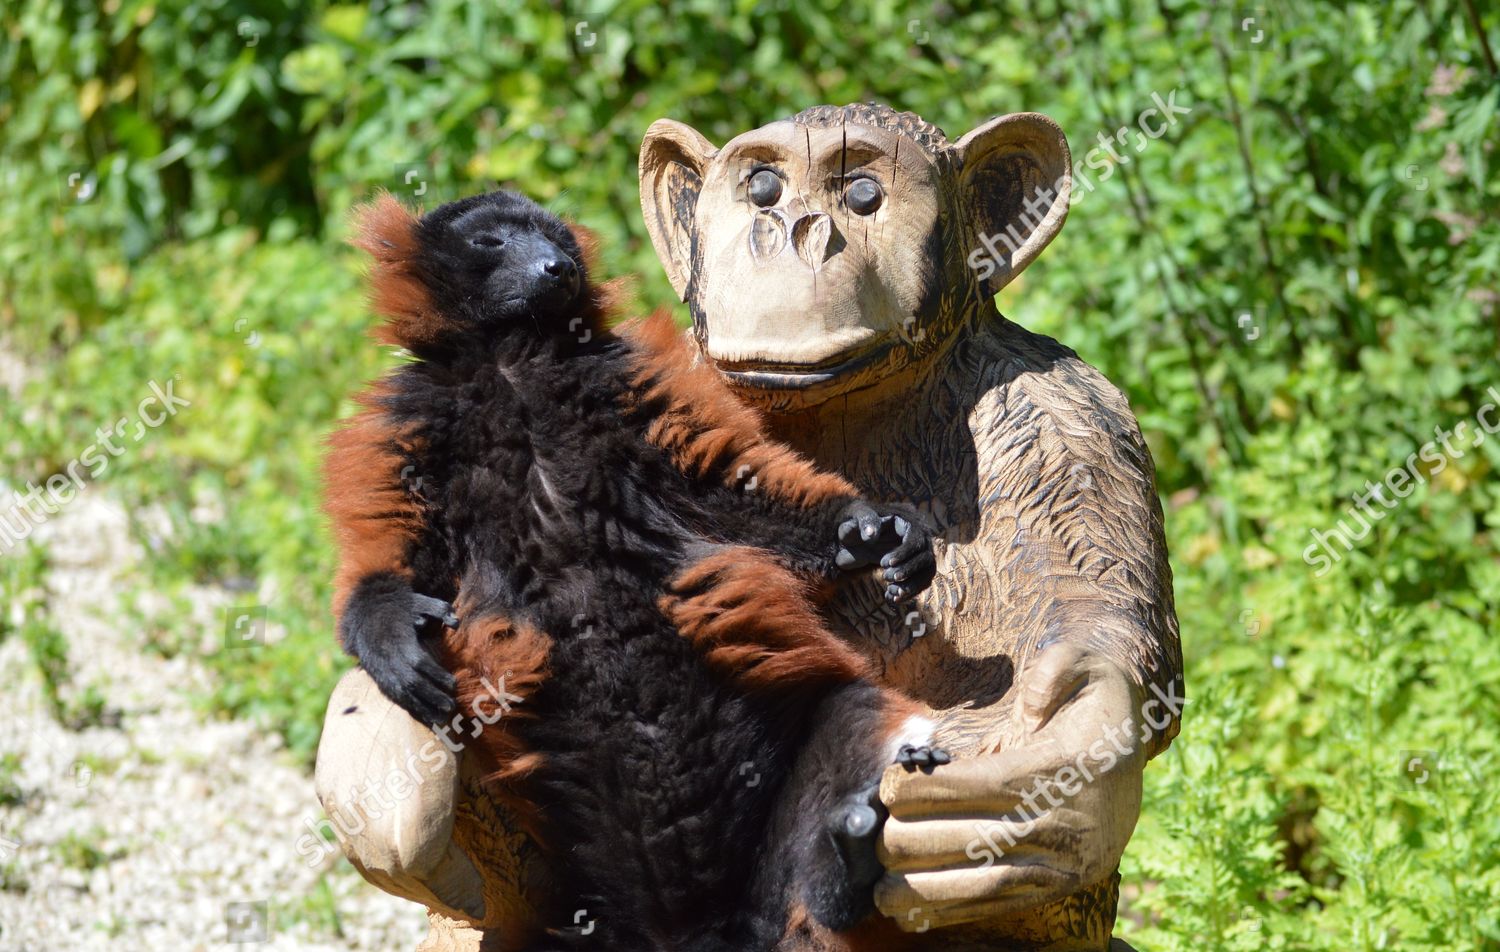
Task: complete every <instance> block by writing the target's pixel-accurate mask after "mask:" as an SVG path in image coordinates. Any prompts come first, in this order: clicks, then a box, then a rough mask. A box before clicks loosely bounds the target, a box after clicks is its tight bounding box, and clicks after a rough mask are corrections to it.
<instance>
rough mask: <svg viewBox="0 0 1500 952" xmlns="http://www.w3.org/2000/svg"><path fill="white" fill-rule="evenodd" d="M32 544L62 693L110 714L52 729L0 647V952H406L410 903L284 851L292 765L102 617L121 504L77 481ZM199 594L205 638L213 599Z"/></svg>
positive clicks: (108, 600)
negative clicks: (58, 647) (48, 565)
mask: <svg viewBox="0 0 1500 952" xmlns="http://www.w3.org/2000/svg"><path fill="white" fill-rule="evenodd" d="M3 495H5V496H8V495H9V493H4V494H3ZM36 538H38V539H40V540H42V541H45V543H46V544H47V546H48V548H49V550H50V553H51V556H52V570H51V574H50V577H49V581H48V589H49V595H50V600H51V607H52V612H53V619H54V621H55V622H56V624H57V626H58V628H59V629H60V630H61V631H62V632H63V634H64V635H65V636H66V638H67V641H68V650H69V660H70V665H71V666H72V667H73V670H74V672H75V674H74V683H75V686H76V687H78V688H82V687H84V686H88V685H92V686H94V687H95V688H96V689H97V690H98V691H100V692H101V693H102V694H103V696H104V698H105V699H106V701H107V707H106V709H107V710H110V711H113V712H117V713H118V715H119V716H118V717H117V718H116V717H113V716H111V717H107V718H106V719H105V725H106V726H98V727H90V728H87V729H84V730H81V731H74V730H69V729H68V728H66V727H64V726H63V725H61V724H59V723H58V722H57V721H55V720H54V719H53V718H52V716H51V714H50V712H49V709H48V706H47V704H46V701H45V699H44V696H43V693H42V683H41V679H40V676H39V674H38V673H37V669H36V667H35V666H34V665H33V664H32V663H31V662H30V660H29V655H28V651H27V647H26V645H25V644H24V643H23V642H22V640H21V639H20V638H17V637H12V638H9V639H6V640H5V641H4V642H0V670H3V671H4V672H5V673H6V674H7V675H8V676H7V677H6V678H4V680H3V682H0V712H3V713H0V887H3V888H0V952H54V950H64V949H66V950H80V952H84V950H94V949H100V950H103V949H108V950H111V952H121V950H126V952H128V950H137V949H140V950H148V949H149V950H153V952H156V950H170V952H197V950H208V949H229V948H233V949H243V950H252V949H267V950H292V949H305V950H319V952H321V950H329V952H333V950H353V949H370V950H374V949H379V950H382V952H407V950H410V949H413V948H414V947H415V946H416V944H417V942H418V941H419V940H420V938H421V936H422V935H423V934H424V933H425V931H426V929H425V919H424V917H423V916H422V914H421V911H420V909H419V908H418V907H416V906H414V905H412V904H410V903H407V902H404V901H401V900H397V899H394V898H392V897H390V896H387V895H385V894H384V893H381V892H379V891H378V890H376V889H374V888H373V887H371V886H368V885H366V884H365V883H364V882H363V880H361V879H360V878H359V877H358V876H357V875H356V874H355V873H354V871H353V870H352V869H351V868H350V867H349V865H348V863H347V862H346V861H345V860H344V859H343V858H342V857H341V856H340V857H338V858H337V860H329V861H328V862H327V863H326V864H325V865H324V866H323V867H322V868H318V869H310V868H309V867H308V866H307V865H306V863H305V862H304V861H303V860H302V858H301V857H300V856H299V855H298V853H297V851H296V849H295V846H294V844H295V842H296V840H297V837H298V836H300V835H301V834H302V833H303V832H305V830H306V829H307V828H306V826H305V824H304V820H305V819H306V818H313V819H316V818H317V817H320V816H321V812H320V811H319V810H318V806H317V801H316V799H315V797H314V794H313V783H312V777H311V774H310V772H309V771H307V770H305V769H303V768H302V767H301V766H300V765H298V764H296V763H294V762H293V761H292V760H291V759H290V758H288V757H287V755H286V754H285V753H284V752H283V751H282V750H281V749H280V746H279V744H278V741H277V739H276V738H275V737H272V736H267V735H266V734H264V733H262V732H260V731H258V730H256V729H255V728H254V727H253V726H251V725H249V724H246V723H241V722H235V721H205V720H204V718H203V716H202V714H200V713H199V712H197V711H195V710H194V708H193V703H192V698H193V697H194V696H201V695H202V694H203V693H204V692H205V691H206V690H207V689H208V687H209V685H210V682H211V677H212V675H210V674H209V673H208V672H207V671H206V670H205V669H204V668H203V667H201V666H200V665H199V664H197V663H196V662H195V661H194V660H193V659H192V658H190V657H187V656H186V653H185V654H183V655H179V656H177V657H173V658H163V657H161V656H159V655H156V654H151V653H147V652H145V651H143V644H142V638H141V637H140V635H139V633H138V632H136V631H133V630H132V626H131V625H130V624H128V623H125V624H121V623H120V622H119V621H117V619H120V618H124V617H126V616H125V614H124V612H122V611H121V603H120V595H119V594H118V593H121V592H128V593H130V594H129V597H137V595H139V593H138V592H132V591H131V588H132V579H134V578H137V577H138V576H136V575H135V573H133V572H132V567H133V566H137V565H139V563H140V560H141V559H142V558H144V555H143V553H142V552H141V550H140V549H139V548H138V547H137V546H136V545H135V544H134V543H133V542H132V540H131V539H130V536H129V534H128V532H127V525H126V516H125V513H124V512H123V510H121V509H120V507H119V506H118V505H116V504H114V503H113V502H112V501H110V500H109V499H108V497H107V496H105V495H103V494H102V493H101V490H100V489H99V488H98V487H91V488H90V489H89V490H87V491H86V492H84V493H82V494H81V495H80V496H79V497H78V498H77V499H75V500H74V501H73V502H72V503H71V504H70V505H69V506H68V507H67V508H66V509H64V510H63V511H62V512H61V513H59V514H58V515H56V516H54V517H53V518H52V519H51V521H50V522H48V523H47V524H45V525H44V526H42V527H40V528H39V529H38V530H37V532H36ZM5 557H6V556H4V555H0V559H3V558H5ZM134 584H135V586H136V587H138V586H139V583H138V582H136V583H134ZM200 596H201V597H200V598H198V599H195V601H198V602H200V605H199V606H198V607H199V609H201V611H202V615H203V617H202V619H201V623H202V625H203V631H204V632H205V638H214V637H217V634H218V632H217V629H218V628H219V627H221V624H222V623H221V622H220V621H219V614H218V612H219V609H220V606H222V605H223V604H224V603H225V600H226V596H225V595H224V594H223V593H221V592H217V591H212V590H204V591H203V592H201V593H200ZM146 597H150V596H149V594H148V595H147V596H146ZM0 611H11V612H19V606H12V605H6V606H0ZM330 687H331V685H330ZM241 904H248V905H241ZM231 922H234V923H235V925H231ZM262 934H263V935H264V938H262V937H261V936H262ZM235 940H238V941H235Z"/></svg>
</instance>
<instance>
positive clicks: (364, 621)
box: [325, 389, 457, 724]
mask: <svg viewBox="0 0 1500 952" xmlns="http://www.w3.org/2000/svg"><path fill="white" fill-rule="evenodd" d="M379 397H380V390H379V389H377V390H376V391H374V392H372V394H371V395H369V396H367V397H366V398H365V399H364V401H363V402H364V403H365V406H366V409H365V410H364V411H362V412H361V413H360V414H359V415H357V416H356V417H355V418H354V419H353V420H351V421H350V422H349V423H348V424H347V425H346V426H345V427H343V428H342V429H340V430H338V431H337V432H335V433H334V434H333V435H332V437H330V440H329V443H330V451H329V454H328V458H327V461H326V464H325V484H326V490H327V491H326V499H327V502H326V504H325V508H326V510H327V512H328V515H329V519H330V522H331V526H332V530H333V536H334V542H335V544H336V546H337V548H338V553H339V562H338V569H337V571H336V573H335V575H334V598H333V606H334V617H335V619H336V622H337V627H338V632H339V640H340V642H341V643H342V645H343V647H344V650H345V651H347V652H348V653H349V654H351V655H353V656H354V657H355V658H357V659H359V662H360V664H361V665H362V666H363V667H364V669H365V670H366V671H367V672H368V673H369V675H370V677H371V679H373V680H374V681H375V683H376V685H377V686H379V688H380V690H381V691H382V692H383V693H384V694H385V695H386V697H388V698H390V699H391V700H392V701H395V702H396V703H397V704H399V705H400V706H401V707H402V708H404V709H405V710H406V711H407V712H408V713H409V714H411V715H412V716H413V717H415V718H416V719H417V720H418V721H420V722H422V723H424V724H435V723H439V722H441V721H444V720H446V719H447V715H448V714H450V713H451V712H452V710H453V705H454V702H453V692H454V687H455V684H454V680H453V676H452V675H451V674H449V673H448V672H447V671H446V670H444V668H443V667H442V665H440V664H438V662H437V660H436V659H435V658H433V656H432V654H431V653H430V652H429V651H428V649H427V647H426V646H425V645H424V644H423V643H422V637H423V635H424V633H432V632H434V631H436V630H438V629H439V628H440V626H441V625H443V624H447V625H450V626H452V625H456V624H457V619H456V618H454V617H453V614H452V607H451V606H450V605H449V604H448V603H447V602H444V601H441V600H439V599H436V598H431V597H428V596H426V595H421V594H418V593H416V592H414V591H413V590H412V581H413V570H412V559H413V556H414V554H415V552H416V549H417V547H418V545H419V544H420V543H421V540H422V538H423V535H424V529H425V519H424V514H423V512H422V511H421V508H420V506H419V504H418V500H417V498H416V497H415V495H414V493H413V492H412V491H411V490H410V489H409V488H408V486H407V485H406V481H404V480H403V479H402V470H403V468H405V467H406V465H407V464H406V463H405V459H406V458H407V456H406V452H405V451H407V450H409V449H410V445H409V441H408V440H405V439H403V438H402V436H401V434H399V433H397V432H396V431H395V430H394V429H393V428H392V427H391V426H390V425H389V424H388V423H387V422H386V421H385V420H384V419H383V418H382V416H381V414H380V412H379V410H378V409H377V408H376V406H375V404H376V403H377V401H378V399H379Z"/></svg>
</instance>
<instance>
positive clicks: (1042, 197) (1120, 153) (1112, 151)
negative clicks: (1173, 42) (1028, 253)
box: [967, 89, 1193, 281]
mask: <svg viewBox="0 0 1500 952" xmlns="http://www.w3.org/2000/svg"><path fill="white" fill-rule="evenodd" d="M1180 92H1181V91H1180V90H1177V89H1174V90H1172V91H1171V92H1169V93H1167V95H1166V96H1165V97H1163V96H1162V94H1161V93H1157V92H1153V93H1152V94H1151V102H1152V105H1150V106H1147V107H1146V108H1144V109H1142V110H1141V111H1140V112H1139V113H1137V114H1136V117H1135V124H1134V125H1133V126H1131V125H1123V126H1120V128H1118V129H1115V130H1113V131H1110V132H1100V133H1098V135H1097V136H1096V138H1097V140H1098V142H1099V144H1098V145H1097V146H1095V147H1094V148H1092V149H1090V150H1089V151H1088V152H1086V153H1085V154H1084V155H1082V156H1081V157H1079V158H1078V159H1077V160H1075V161H1074V163H1073V168H1072V169H1071V170H1070V171H1071V173H1072V180H1073V187H1072V189H1071V191H1070V192H1069V193H1068V204H1069V206H1072V205H1076V204H1077V203H1078V201H1079V200H1080V199H1082V198H1083V196H1084V195H1086V194H1088V192H1092V191H1094V189H1095V188H1097V187H1098V186H1096V185H1095V184H1094V180H1093V179H1092V178H1091V177H1090V176H1089V175H1088V174H1087V173H1086V172H1085V171H1084V168H1085V167H1086V168H1088V169H1091V170H1093V171H1095V172H1097V173H1099V181H1100V182H1107V181H1109V179H1110V177H1111V176H1113V175H1114V174H1115V168H1116V167H1118V166H1121V165H1129V164H1130V153H1131V152H1132V151H1134V152H1135V153H1136V154H1139V153H1141V152H1144V151H1145V150H1146V146H1147V145H1149V144H1150V143H1152V142H1155V141H1156V140H1157V139H1160V138H1161V137H1162V136H1164V135H1166V134H1167V132H1168V131H1169V130H1170V129H1171V128H1172V127H1173V126H1175V125H1177V120H1178V117H1180V116H1185V115H1187V114H1189V113H1191V112H1192V111H1193V107H1192V106H1180V105H1178V104H1177V96H1178V94H1179V93H1180ZM1184 98H1186V97H1184ZM1132 137H1133V141H1132ZM1063 184H1064V180H1063V179H1059V180H1058V181H1056V182H1053V183H1052V184H1051V185H1050V186H1046V185H1044V186H1042V187H1040V188H1038V189H1037V190H1036V192H1035V194H1033V195H1031V196H1029V197H1028V198H1026V199H1025V200H1024V202H1023V204H1024V206H1025V207H1024V208H1023V209H1022V210H1021V213H1020V215H1019V216H1018V220H1017V221H1013V222H1009V223H1008V224H1007V225H1006V227H1005V230H1004V231H1002V232H998V233H996V234H993V235H991V234H987V233H985V232H982V231H981V232H980V233H979V247H977V248H975V249H974V250H973V251H971V252H969V257H968V259H967V262H968V265H969V267H970V268H972V269H974V270H975V271H978V272H979V280H980V281H985V280H988V279H989V277H990V276H991V275H993V274H994V273H995V272H996V271H998V270H1000V269H1001V268H1005V269H1007V270H1009V268H1010V262H1011V256H1012V255H1014V254H1015V253H1016V252H1017V251H1018V250H1019V249H1020V248H1021V246H1022V245H1023V244H1025V243H1026V239H1027V238H1029V237H1031V234H1032V233H1033V232H1034V231H1036V229H1037V227H1038V226H1039V225H1040V224H1041V223H1042V219H1044V218H1045V217H1046V216H1047V212H1048V211H1049V210H1051V208H1052V205H1053V203H1054V202H1055V201H1056V199H1057V197H1058V196H1059V195H1061V194H1062V191H1063ZM1080 186H1082V187H1083V188H1086V189H1088V192H1085V191H1081V190H1080V188H1079V187H1080Z"/></svg>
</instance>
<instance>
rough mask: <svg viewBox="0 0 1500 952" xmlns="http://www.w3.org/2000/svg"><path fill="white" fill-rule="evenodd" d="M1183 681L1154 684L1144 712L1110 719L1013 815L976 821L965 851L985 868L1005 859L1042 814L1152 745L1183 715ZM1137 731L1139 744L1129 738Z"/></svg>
mask: <svg viewBox="0 0 1500 952" xmlns="http://www.w3.org/2000/svg"><path fill="white" fill-rule="evenodd" d="M1181 684H1182V678H1181V677H1180V676H1179V677H1176V678H1173V679H1172V680H1171V681H1170V682H1169V683H1168V684H1167V686H1166V688H1162V687H1161V686H1160V685H1157V684H1152V685H1150V691H1151V693H1152V694H1153V695H1155V696H1154V697H1151V698H1148V699H1147V700H1146V701H1145V702H1144V703H1143V704H1142V705H1141V709H1140V712H1139V714H1138V715H1126V716H1125V718H1124V719H1122V720H1121V721H1120V723H1119V724H1118V725H1116V724H1106V725H1105V726H1104V731H1103V733H1102V735H1101V736H1100V737H1099V738H1098V739H1096V740H1095V741H1094V742H1093V743H1092V744H1090V745H1089V746H1088V748H1087V749H1086V750H1083V751H1080V752H1079V754H1078V756H1077V757H1076V758H1074V759H1073V762H1071V763H1067V764H1063V765H1062V766H1061V767H1059V768H1057V771H1056V772H1055V773H1053V775H1052V776H1051V777H1038V778H1037V779H1036V781H1035V782H1034V783H1033V784H1032V785H1031V789H1030V790H1029V791H1027V792H1026V793H1025V794H1023V795H1022V796H1021V798H1020V799H1021V803H1022V806H1021V807H1020V808H1018V809H1017V810H1016V811H1015V812H1014V815H1013V816H1009V817H1007V818H1006V819H1005V820H1004V821H995V822H984V821H981V822H977V823H975V824H974V838H973V839H972V840H970V841H969V845H968V846H967V847H966V848H965V849H964V854H965V855H967V856H968V857H969V859H971V860H975V861H976V862H979V863H980V867H979V868H980V869H989V868H990V867H991V866H993V865H995V864H996V863H998V862H999V861H1000V859H1001V858H1002V857H1003V856H1004V855H1005V850H1006V849H1007V848H1009V849H1014V848H1015V847H1016V846H1017V845H1018V843H1019V841H1020V839H1022V838H1024V837H1026V836H1029V835H1030V834H1031V831H1032V830H1033V829H1035V828H1036V824H1037V822H1038V821H1039V820H1041V819H1042V818H1043V817H1045V816H1047V814H1049V813H1051V812H1052V810H1055V809H1057V808H1058V807H1060V806H1062V805H1063V804H1064V803H1066V802H1067V798H1069V797H1076V796H1078V794H1079V793H1081V792H1082V791H1083V785H1084V784H1087V783H1093V782H1094V780H1095V778H1096V777H1098V776H1100V775H1101V774H1107V773H1109V772H1110V771H1111V770H1113V769H1114V768H1115V765H1116V764H1118V763H1119V762H1120V759H1121V758H1123V757H1128V756H1131V755H1132V754H1134V753H1136V752H1137V751H1139V750H1140V749H1141V748H1143V747H1146V746H1147V745H1149V744H1150V743H1151V741H1152V739H1153V738H1154V737H1155V736H1156V735H1157V734H1158V733H1160V732H1162V731H1165V730H1166V729H1167V728H1168V727H1169V726H1170V725H1171V724H1172V722H1173V721H1174V720H1175V719H1177V718H1180V717H1181V716H1182V709H1183V708H1184V707H1185V706H1186V705H1187V698H1185V697H1182V696H1181V695H1180V694H1178V693H1177V692H1178V689H1179V687H1180V686H1181ZM1132 734H1134V735H1135V740H1137V741H1138V745H1134V746H1133V745H1131V744H1130V743H1129V741H1130V739H1131V737H1132ZM1042 800H1046V802H1047V806H1045V807H1044V806H1041V805H1040V801H1042ZM999 838H1003V839H1004V840H1005V845H1004V846H1001V845H1000V843H999V842H997V839H999Z"/></svg>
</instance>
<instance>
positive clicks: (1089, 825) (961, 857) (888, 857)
mask: <svg viewBox="0 0 1500 952" xmlns="http://www.w3.org/2000/svg"><path fill="white" fill-rule="evenodd" d="M1038 808H1039V809H1040V810H1042V811H1046V812H1045V813H1032V812H1029V811H1027V810H1026V809H1025V808H1024V807H1023V808H1021V809H1019V810H1016V811H1014V812H1012V813H1010V814H1008V815H1003V816H984V817H978V816H971V817H934V818H932V819H926V820H898V819H896V818H894V817H892V818H890V819H888V820H886V822H885V826H884V827H883V828H882V829H881V832H880V843H879V847H878V852H879V855H880V862H881V864H882V865H883V866H885V868H886V869H887V870H889V871H891V872H915V871H919V870H937V869H958V868H961V867H969V868H973V869H986V868H988V867H990V866H993V865H994V864H995V863H998V862H1002V861H1008V862H1021V861H1023V859H1024V858H1026V857H1035V856H1038V855H1042V854H1048V853H1051V852H1053V851H1056V850H1059V849H1063V848H1065V847H1066V846H1067V845H1068V843H1069V842H1070V841H1071V842H1073V843H1076V842H1077V840H1078V837H1079V835H1080V832H1081V831H1086V830H1091V829H1093V828H1095V827H1097V825H1098V821H1097V820H1096V819H1094V818H1092V817H1090V816H1088V815H1087V814H1084V813H1082V812H1080V811H1078V810H1074V809H1070V808H1069V807H1067V806H1066V805H1064V806H1061V807H1050V806H1049V805H1048V804H1047V803H1046V801H1041V802H1040V803H1039V804H1038Z"/></svg>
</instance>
